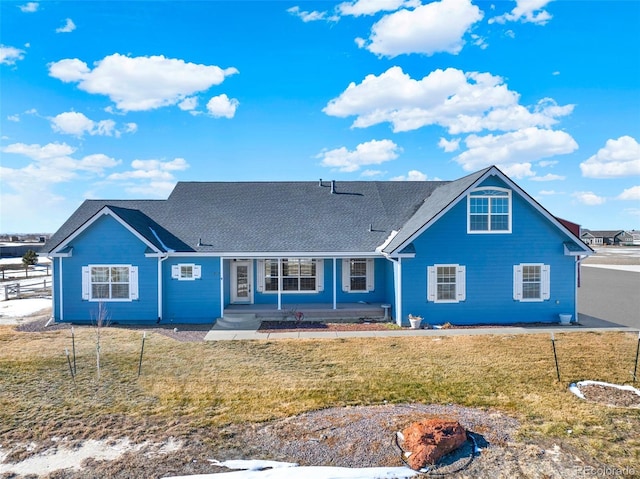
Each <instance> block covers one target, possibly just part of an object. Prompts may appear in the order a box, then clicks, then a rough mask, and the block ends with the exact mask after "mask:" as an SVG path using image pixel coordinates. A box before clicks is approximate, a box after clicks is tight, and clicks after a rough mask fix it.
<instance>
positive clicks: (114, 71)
mask: <svg viewBox="0 0 640 479" xmlns="http://www.w3.org/2000/svg"><path fill="white" fill-rule="evenodd" d="M235 73H238V70H237V69H235V68H226V69H222V68H220V67H217V66H214V65H200V64H195V63H187V62H185V61H184V60H179V59H174V58H165V57H164V56H162V55H159V56H149V57H128V56H125V55H120V54H119V53H115V54H113V55H109V56H106V57H105V58H103V59H102V60H100V61H98V62H96V63H95V66H94V68H93V69H90V68H89V66H87V64H86V63H85V62H83V61H81V60H79V59H77V58H73V59H64V60H60V61H57V62H54V63H50V64H49V75H50V76H52V77H54V78H57V79H59V80H62V81H63V82H77V83H78V88H79V89H81V90H83V91H86V92H88V93H94V94H101V95H106V96H108V97H109V98H110V99H111V101H113V102H114V103H115V104H116V107H117V108H119V109H120V110H123V111H145V110H153V109H156V108H161V107H164V106H170V105H175V104H177V103H180V102H182V101H183V100H184V99H185V98H187V97H190V96H192V95H193V94H194V93H197V92H200V91H205V90H208V89H209V88H211V87H212V86H213V85H219V84H220V83H222V82H223V81H224V80H225V78H226V77H228V76H229V75H233V74H235Z"/></svg>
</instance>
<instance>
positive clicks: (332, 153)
mask: <svg viewBox="0 0 640 479" xmlns="http://www.w3.org/2000/svg"><path fill="white" fill-rule="evenodd" d="M401 151H402V149H401V148H400V147H399V146H398V145H396V144H395V143H394V142H393V141H391V140H371V141H368V142H366V143H361V144H359V145H358V146H356V149H355V150H352V151H349V150H347V148H345V147H344V146H343V147H341V148H336V149H334V150H325V151H322V152H321V153H320V154H318V155H316V158H322V161H321V162H320V164H321V165H322V166H326V167H329V168H335V169H337V170H338V171H343V172H353V171H357V170H359V169H360V167H362V166H367V165H380V164H382V163H384V162H386V161H390V160H395V159H396V158H397V157H398V154H399V153H400V152H401Z"/></svg>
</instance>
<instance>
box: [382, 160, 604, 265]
mask: <svg viewBox="0 0 640 479" xmlns="http://www.w3.org/2000/svg"><path fill="white" fill-rule="evenodd" d="M490 176H497V177H498V178H500V179H501V180H502V181H504V182H505V183H506V184H507V185H509V187H510V188H511V189H513V190H514V191H515V192H517V193H518V194H519V195H520V196H521V197H522V198H524V200H525V201H527V203H529V204H530V205H531V206H533V207H534V208H535V209H536V210H537V211H538V212H540V213H542V215H543V216H544V217H545V218H547V219H548V220H549V221H551V223H553V225H554V226H556V227H557V228H558V229H560V230H561V231H563V232H564V233H565V234H566V235H567V236H569V237H570V238H571V239H572V240H573V241H574V242H575V243H576V244H578V245H579V246H580V247H581V248H582V249H583V250H584V251H585V254H593V250H592V249H591V248H590V247H589V246H588V245H586V244H585V243H584V241H582V240H581V239H580V238H578V237H577V236H576V235H574V234H573V233H572V232H571V231H570V230H569V229H568V228H567V227H565V226H564V225H563V224H562V223H560V222H559V221H558V220H557V219H556V218H555V216H553V215H552V214H551V213H549V212H548V211H547V210H546V209H545V208H544V207H543V206H542V205H541V204H540V203H538V202H537V201H536V200H534V199H533V198H532V197H531V196H530V195H529V194H528V193H527V192H526V191H524V190H523V189H522V188H520V187H519V186H518V185H517V184H516V183H514V181H513V180H512V179H511V178H509V177H508V176H506V175H505V174H504V173H503V172H502V171H500V170H499V169H498V168H497V167H496V166H492V167H491V168H490V169H489V170H487V171H486V172H485V173H484V174H483V175H482V176H481V177H480V178H478V179H477V180H476V181H474V182H473V183H472V184H471V185H469V187H468V188H467V189H465V190H464V191H463V192H462V193H460V195H458V197H457V198H455V199H454V200H453V201H451V202H450V203H449V204H448V205H447V206H446V207H444V208H443V209H442V210H441V211H440V212H439V213H438V214H437V215H435V216H434V217H433V218H431V219H430V220H429V221H428V222H427V223H426V224H425V225H423V226H422V227H421V228H420V229H418V230H417V231H416V232H415V233H414V234H413V235H411V236H410V237H409V238H408V239H407V240H405V241H404V242H403V243H402V244H401V245H399V246H398V247H397V248H395V249H394V251H392V252H391V253H389V254H391V255H393V256H394V257H395V256H396V255H394V254H393V253H394V252H395V251H402V250H403V248H405V247H407V246H408V245H409V244H411V243H412V242H413V241H414V240H415V239H416V238H417V237H418V236H420V235H421V234H422V233H424V232H425V231H426V230H427V229H429V227H431V225H432V224H434V223H435V222H436V221H438V220H439V219H440V218H442V217H443V216H444V215H445V214H447V213H448V212H449V210H451V209H452V208H453V207H454V206H455V205H457V204H458V202H460V201H462V200H463V199H464V198H466V196H467V194H468V193H469V191H471V190H473V189H475V188H477V187H478V185H480V184H481V183H482V182H483V181H485V180H486V179H487V178H488V177H490Z"/></svg>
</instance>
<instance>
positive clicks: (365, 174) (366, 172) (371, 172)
mask: <svg viewBox="0 0 640 479" xmlns="http://www.w3.org/2000/svg"><path fill="white" fill-rule="evenodd" d="M385 173H386V172H385V171H382V170H364V171H363V172H362V173H360V176H361V177H363V178H373V177H375V176H382V175H384V174H385Z"/></svg>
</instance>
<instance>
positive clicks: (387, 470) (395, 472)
mask: <svg viewBox="0 0 640 479" xmlns="http://www.w3.org/2000/svg"><path fill="white" fill-rule="evenodd" d="M216 462H217V461H216ZM265 462H266V463H269V464H271V466H270V467H271V469H264V470H258V469H257V468H258V467H259V465H260V464H264V463H265ZM218 464H219V465H225V466H226V467H229V468H230V466H229V465H228V464H235V465H236V466H238V467H237V468H238V469H242V470H240V471H233V472H220V473H214V474H196V475H191V476H171V477H165V478H164V479H408V478H410V477H415V476H416V475H418V474H419V472H417V471H414V470H413V469H409V468H408V467H363V468H357V469H355V468H353V469H352V468H349V467H333V466H302V467H296V466H295V465H294V466H292V465H291V463H289V462H284V463H278V462H274V461H224V462H220V463H218Z"/></svg>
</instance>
